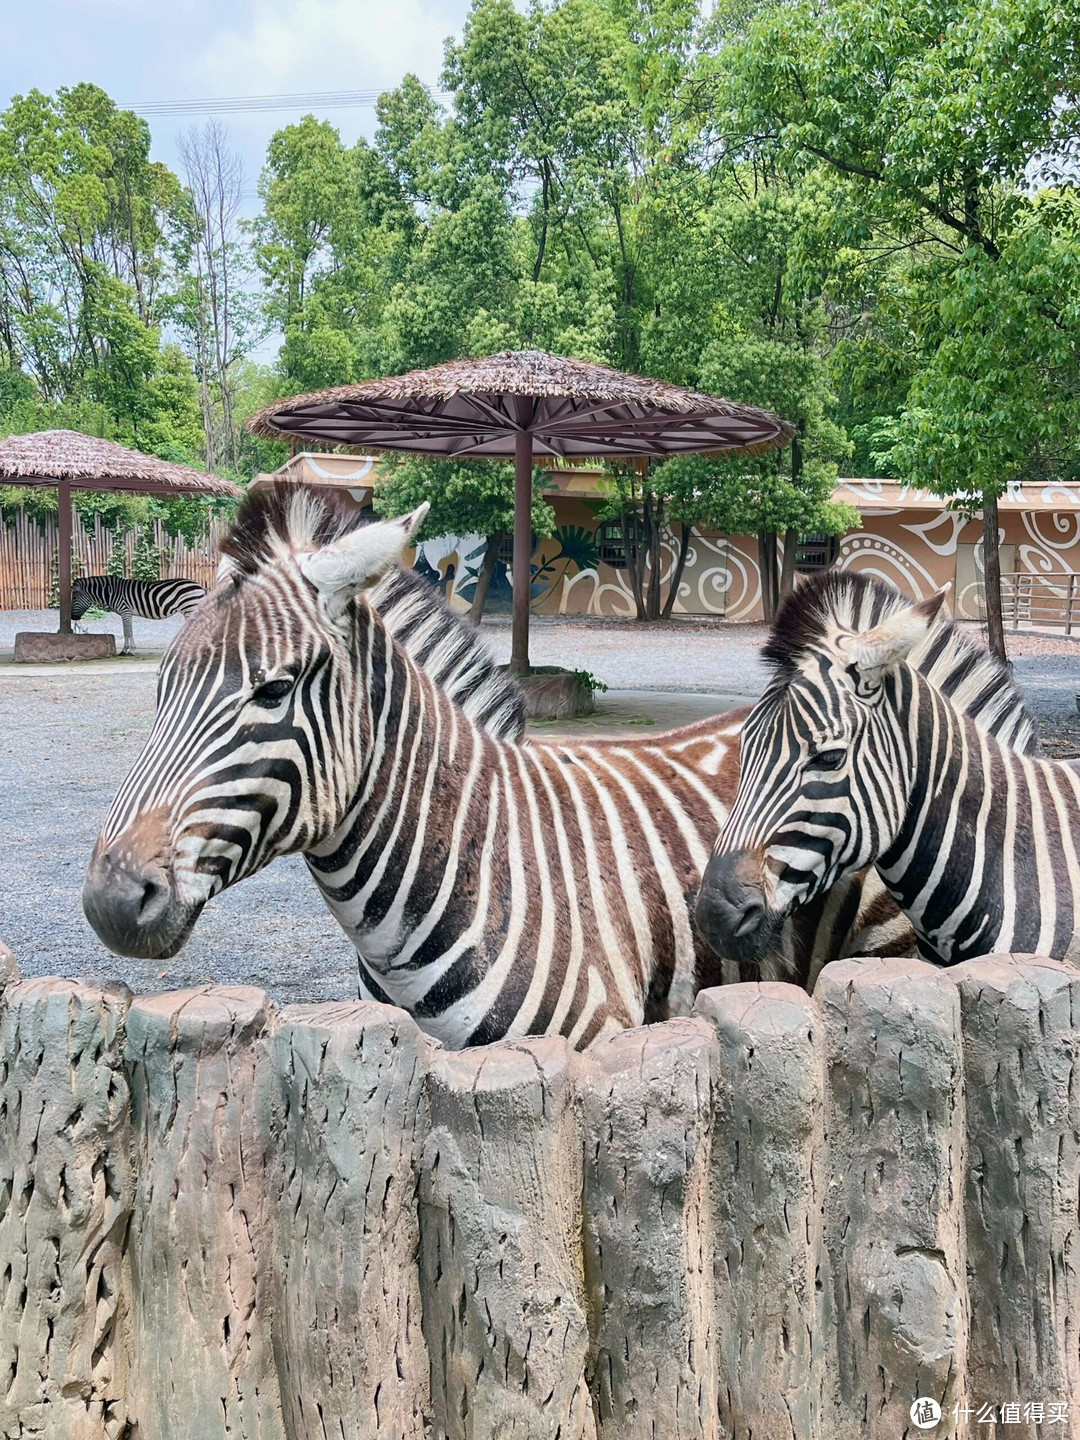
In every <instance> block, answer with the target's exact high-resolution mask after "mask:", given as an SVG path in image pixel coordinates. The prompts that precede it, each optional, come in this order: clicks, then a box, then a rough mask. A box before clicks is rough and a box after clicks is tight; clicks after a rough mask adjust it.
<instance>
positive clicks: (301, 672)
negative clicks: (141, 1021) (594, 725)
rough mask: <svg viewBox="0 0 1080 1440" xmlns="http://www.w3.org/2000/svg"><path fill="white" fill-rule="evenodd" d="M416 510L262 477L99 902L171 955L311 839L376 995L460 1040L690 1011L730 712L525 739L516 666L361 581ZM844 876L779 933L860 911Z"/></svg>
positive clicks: (375, 570)
mask: <svg viewBox="0 0 1080 1440" xmlns="http://www.w3.org/2000/svg"><path fill="white" fill-rule="evenodd" d="M421 518H422V516H420V517H418V516H412V517H405V520H404V521H403V522H384V523H383V524H381V525H375V526H364V527H360V528H355V527H354V526H350V525H349V524H348V523H347V522H346V520H345V519H344V518H343V517H342V516H340V515H339V514H337V512H335V511H334V510H333V509H332V508H329V507H328V506H327V503H326V501H325V499H324V498H323V497H319V496H315V495H313V494H311V493H310V492H304V491H297V490H295V489H292V488H289V487H283V486H278V487H274V488H272V489H270V490H268V491H262V492H259V493H258V494H257V496H253V497H251V499H250V500H249V501H248V503H247V504H246V505H245V506H244V508H243V509H242V511H241V515H240V517H239V519H238V523H237V526H236V529H235V530H234V532H233V535H232V537H231V538H230V540H229V541H228V542H227V543H226V547H225V550H226V560H225V563H224V567H223V579H222V583H221V584H220V585H219V587H218V588H217V589H216V590H215V591H214V592H213V593H212V594H211V595H209V596H208V597H207V599H206V601H205V602H204V603H203V604H202V605H201V606H200V607H199V608H198V610H197V611H196V613H195V615H194V616H193V617H192V619H191V621H190V622H189V625H188V626H187V627H186V628H185V630H184V631H183V632H182V633H181V634H180V635H179V636H178V637H177V638H176V640H175V641H174V642H173V645H172V646H171V647H170V649H169V651H168V653H167V654H166V657H165V659H164V661H163V663H162V667H161V671H160V679H159V706H158V715H157V719H156V721H155V725H154V729H153V731H152V733H151V735H150V738H149V740H148V741H147V744H146V746H145V748H144V750H143V753H142V755H141V756H140V758H139V760H138V762H137V763H136V765H135V767H134V769H133V770H132V772H131V774H130V775H129V777H128V779H127V780H126V781H125V782H124V784H123V786H122V787H121V789H120V792H119V794H118V795H117V797H116V801H115V802H114V805H113V807H112V810H111V811H110V814H109V816H108V818H107V820H106V822H105V826H104V828H103V830H102V833H101V837H100V839H99V842H98V846H97V849H96V851H95V857H94V860H93V862H92V865H91V870H90V874H89V876H88V879H87V887H86V890H85V891H84V904H85V905H86V909H87V914H88V916H89V917H90V919H91V922H92V923H93V924H94V926H95V928H96V929H97V930H98V933H99V934H100V935H101V936H102V938H103V939H104V940H105V941H106V943H108V944H110V945H112V946H113V948H114V949H119V950H121V951H123V952H124V953H129V954H137V955H147V956H162V955H166V954H172V953H175V950H176V949H177V948H179V946H180V945H181V944H183V942H184V939H185V938H186V936H187V934H188V932H189V931H190V929H191V927H192V925H193V924H194V923H195V921H196V919H197V917H198V914H199V912H200V910H201V908H202V906H203V905H204V904H205V903H206V901H207V900H208V899H209V898H210V897H211V896H212V895H214V894H216V893H217V892H218V891H219V890H221V889H223V888H225V887H226V886H228V885H232V884H235V883H236V882H237V881H238V880H240V879H242V878H243V877H244V876H245V875H249V874H251V873H253V872H254V871H256V870H258V869H259V868H260V867H261V866H263V865H265V864H267V863H268V862H269V861H270V860H271V859H272V858H273V857H274V856H275V855H279V854H285V853H290V852H292V853H296V852H300V853H303V854H304V855H305V857H306V859H307V861H308V864H309V867H310V869H311V872H312V874H313V876H314V877H315V879H316V881H317V883H318V884H319V886H320V888H321V890H322V892H323V894H324V896H325V898H326V901H327V904H328V905H329V906H330V908H331V910H332V911H333V913H334V914H335V915H336V916H337V918H338V920H339V921H340V923H341V925H342V926H343V928H344V929H345V931H346V933H347V934H348V935H349V936H350V938H351V939H352V940H353V942H354V943H355V945H356V947H357V951H358V953H359V955H360V957H361V961H360V964H361V976H362V979H363V984H364V989H365V992H366V993H367V994H368V995H369V996H371V997H373V998H376V999H388V1000H391V1001H393V1002H394V1003H396V1004H399V1005H402V1006H404V1007H405V1008H406V1009H408V1010H410V1011H411V1012H412V1013H413V1014H414V1015H416V1016H417V1018H418V1019H419V1020H420V1022H421V1023H422V1024H423V1025H424V1026H425V1027H426V1028H427V1029H428V1030H429V1031H431V1032H433V1033H435V1034H437V1035H438V1036H440V1037H441V1038H442V1039H444V1040H445V1041H446V1042H447V1043H449V1044H453V1045H462V1044H466V1043H479V1042H483V1041H487V1040H491V1039H495V1038H498V1037H500V1036H503V1035H521V1034H528V1033H544V1032H547V1033H563V1034H566V1035H567V1036H568V1037H569V1038H570V1040H571V1041H572V1042H573V1043H574V1044H586V1043H588V1041H589V1040H590V1039H592V1038H593V1037H594V1036H595V1035H596V1034H598V1033H600V1031H602V1030H604V1029H607V1028H610V1027H613V1026H616V1027H622V1026H627V1025H634V1024H638V1023H640V1022H641V1021H642V1020H643V1019H655V1018H662V1017H663V1016H665V1015H668V1014H671V1013H686V1011H687V1010H688V1009H689V1008H690V1005H691V1003H692V1000H693V996H694V993H695V991H696V988H697V987H698V985H699V984H701V983H712V982H714V981H715V980H717V979H719V978H720V970H719V967H717V966H711V968H706V969H704V970H703V969H702V961H703V958H704V955H703V951H702V949H701V947H700V945H699V943H698V941H697V939H696V937H695V935H694V932H693V929H692V926H691V922H690V906H691V905H692V903H693V900H694V898H695V896H696V892H697V888H698V884H699V880H700V876H701V872H702V868H703V867H704V865H705V862H706V860H707V858H708V851H709V845H710V842H711V840H712V837H713V836H714V835H715V834H716V831H717V830H718V829H719V827H720V826H721V825H722V824H723V822H724V820H725V819H726V817H727V813H728V806H729V805H730V802H731V800H732V798H733V797H734V793H735V789H736V786H737V779H738V757H739V739H740V729H741V724H742V718H743V716H742V713H738V712H737V713H734V714H732V715H730V716H721V717H718V718H716V719H713V720H708V721H704V722H701V723H700V724H697V725H694V726H689V727H687V728H685V729H683V730H679V731H674V732H671V733H670V734H667V735H663V736H659V737H657V738H656V739H655V740H654V739H652V738H649V739H636V740H632V741H602V740H598V741H593V742H588V741H575V742H570V743H565V744H556V743H541V742H533V741H530V742H527V743H520V731H521V715H520V708H519V704H520V697H519V696H518V695H517V691H516V687H514V686H512V685H511V684H510V682H508V681H507V680H506V679H505V677H502V676H500V675H498V673H497V672H495V671H494V667H493V666H492V665H491V662H490V660H486V662H484V663H482V662H481V660H480V658H479V656H478V655H477V654H476V650H478V649H479V647H478V645H477V642H476V640H475V636H469V639H468V643H467V644H466V643H465V641H464V640H463V639H462V634H461V633H460V632H461V625H460V622H458V621H457V620H456V619H455V618H454V617H452V616H450V615H449V613H448V612H447V611H445V609H444V608H443V607H441V606H439V605H437V604H436V602H435V597H433V596H432V594H431V592H430V591H427V592H426V593H424V592H421V591H419V590H417V589H416V585H417V583H418V582H416V581H415V580H412V579H409V580H407V581H406V580H401V579H398V578H396V577H395V576H393V575H392V576H391V577H390V578H389V580H383V581H382V582H381V585H380V584H379V583H375V582H376V581H377V576H379V575H381V574H382V573H383V572H384V571H385V569H386V566H387V564H389V563H390V560H391V559H392V558H393V553H394V548H395V546H396V548H397V550H400V548H401V546H402V545H403V544H404V543H405V540H406V539H407V536H408V535H409V534H410V533H411V530H412V528H414V526H415V525H416V524H418V523H419V522H420V519H421ZM373 583H374V588H370V587H371V586H372V585H373ZM420 583H422V582H420ZM365 585H366V586H368V587H369V588H368V590H367V596H368V597H369V599H365V598H357V592H358V591H360V590H362V589H363V588H364V586H365ZM395 596H396V597H397V602H398V603H394V597H395ZM370 599H377V600H378V605H379V608H378V609H376V608H375V606H374V605H373V604H372V603H369V600H370ZM421 602H423V603H421ZM465 633H466V634H468V632H465ZM447 647H449V648H447ZM418 657H419V658H421V659H422V660H423V662H424V663H423V665H421V664H418V663H417V659H418ZM433 676H434V677H436V678H437V679H438V680H439V682H440V683H434V680H433ZM849 894H850V897H851V901H852V903H851V904H850V905H847V904H845V906H842V907H832V908H829V907H825V908H824V909H823V910H822V912H821V914H820V915H819V916H817V917H816V919H815V920H814V922H813V924H811V925H810V926H809V927H807V933H808V936H809V939H808V940H807V938H806V937H805V936H803V937H800V936H799V935H798V933H796V932H797V930H798V927H796V926H793V927H792V928H791V931H790V932H787V933H785V935H784V936H782V937H781V948H783V946H785V945H786V946H787V947H788V949H789V950H790V951H791V952H797V951H798V949H799V947H800V946H801V945H804V944H807V943H809V944H811V945H814V944H816V943H817V942H818V940H819V938H820V933H821V930H822V927H824V928H826V929H827V930H828V932H829V933H830V934H832V933H834V931H835V930H836V927H837V926H839V925H841V924H843V925H847V926H850V925H851V924H853V923H854V922H855V921H856V920H858V918H859V916H860V913H863V914H864V913H865V907H863V910H862V912H861V911H860V895H861V888H860V886H859V884H858V883H857V882H856V883H854V885H853V886H851V887H849ZM893 918H895V916H894V915H893ZM793 963H795V962H793Z"/></svg>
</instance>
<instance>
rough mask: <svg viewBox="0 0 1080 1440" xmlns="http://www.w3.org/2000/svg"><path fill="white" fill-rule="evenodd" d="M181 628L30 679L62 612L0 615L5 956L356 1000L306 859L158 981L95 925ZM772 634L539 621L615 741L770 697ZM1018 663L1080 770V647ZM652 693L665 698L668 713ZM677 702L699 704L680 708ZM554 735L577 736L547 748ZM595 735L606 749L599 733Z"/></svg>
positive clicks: (291, 864)
mask: <svg viewBox="0 0 1080 1440" xmlns="http://www.w3.org/2000/svg"><path fill="white" fill-rule="evenodd" d="M114 618H115V617H109V619H108V620H105V621H97V622H92V625H93V627H94V628H102V629H105V628H109V629H113V628H115V633H116V634H117V637H118V639H119V636H120V634H121V633H122V632H121V629H120V622H119V621H118V620H116V621H115V627H114V625H113V623H112V622H113V620H114ZM176 623H177V622H174V621H162V622H156V623H155V622H151V621H139V622H136V631H135V635H136V641H137V643H138V644H139V645H140V647H145V648H143V649H142V653H143V661H142V663H140V662H139V661H138V660H136V661H135V662H123V663H122V664H116V665H113V666H111V667H107V668H104V669H100V670H95V669H92V668H90V667H87V668H81V667H72V668H70V669H63V670H55V671H48V672H43V671H37V673H27V672H26V671H25V670H23V669H22V668H21V667H18V666H14V665H12V664H10V662H9V663H4V659H3V651H4V650H5V649H10V646H11V644H12V643H13V638H14V634H15V631H16V630H33V629H54V628H55V624H56V616H55V612H53V613H49V612H38V613H33V612H30V613H27V612H3V613H0V940H4V941H5V942H6V943H7V944H9V945H10V946H11V947H12V949H13V950H14V951H15V954H16V956H17V957H18V960H19V964H20V966H21V968H22V970H23V973H24V974H27V975H44V974H65V975H81V976H83V977H85V978H87V979H93V980H105V979H122V980H124V981H126V982H127V984H129V985H130V986H131V987H132V988H133V989H136V990H141V991H147V990H155V989H173V988H178V987H181V986H185V985H191V984H196V983H201V982H204V981H207V980H211V979H214V980H217V981H220V982H223V983H233V984H236V983H247V984H255V985H261V986H262V987H264V988H265V989H267V990H268V991H269V992H270V993H271V994H272V995H273V996H274V998H275V999H276V1000H278V1001H279V1002H289V1001H294V1000H300V999H317V1000H324V999H326V1000H328V999H339V998H344V997H349V996H352V995H354V994H355V993H356V968H355V962H354V958H353V954H352V951H351V948H350V947H349V945H348V943H347V942H346V941H345V939H344V937H343V936H342V934H341V932H340V931H339V930H338V928H337V925H336V924H335V923H334V921H333V920H332V919H331V918H330V915H329V914H328V912H327V911H326V909H325V907H324V906H323V904H322V901H321V899H320V898H319V895H318V893H317V891H316V889H315V887H314V885H313V883H312V882H311V880H310V878H309V877H308V874H307V870H306V868H305V866H304V864H303V862H302V861H301V860H299V859H288V860H277V861H275V862H274V863H273V864H272V865H271V866H270V867H269V868H268V869H267V870H265V871H263V872H262V874H260V875H257V876H255V877H253V878H252V879H249V880H246V881H244V882H243V884H241V885H239V886H238V887H237V888H236V889H235V890H231V891H227V892H226V893H225V894H224V895H221V896H219V897H218V898H217V899H216V900H214V901H213V902H212V903H211V905H209V906H208V907H207V910H206V912H205V914H204V915H203V916H202V918H201V919H200V921H199V924H198V925H197V927H196V929H195V932H194V934H193V936H192V938H191V940H190V941H189V942H188V944H187V946H186V947H185V948H184V950H183V951H181V953H180V954H179V955H178V956H176V957H175V958H174V959H173V960H170V961H166V962H163V963H161V964H158V965H154V964H150V963H147V962H142V961H137V960H121V959H119V958H118V957H116V956H114V955H112V954H110V953H109V952H108V951H107V950H105V948H104V947H103V946H102V945H101V944H100V943H99V942H98V940H97V938H96V936H95V935H94V934H93V932H92V931H91V930H90V927H89V926H88V925H87V923H86V921H85V920H84V919H83V915H82V909H81V906H80V904H79V890H80V887H81V885H82V878H83V874H84V871H85V868H86V863H87V861H88V859H89V856H90V851H91V849H92V847H93V843H94V839H95V837H96V835H97V832H98V829H99V827H100V825H101V821H102V819H103V818H104V815H105V812H106V811H107V809H108V806H109V804H110V802H111V799H112V796H113V794H114V792H115V790H116V788H117V786H118V784H119V783H120V780H121V779H122V778H123V776H124V774H125V773H126V772H127V770H128V768H129V766H130V765H131V763H132V762H133V761H134V759H135V757H136V755H137V754H138V751H139V748H140V746H141V744H142V741H143V739H144V737H145V735H146V734H147V732H148V730H149V728H150V725H151V722H152V719H153V709H154V680H155V676H154V666H155V663H156V659H157V656H158V654H159V653H160V649H161V647H163V646H164V644H165V643H166V641H167V639H168V637H169V635H170V634H171V633H172V632H173V631H174V630H175V628H176ZM484 631H485V636H486V638H487V640H488V642H489V643H490V645H491V648H492V649H493V650H494V651H495V653H496V655H497V657H498V658H499V659H506V658H508V657H509V648H510V632H509V626H508V624H506V623H505V622H503V621H502V620H501V619H496V620H494V621H491V622H488V623H487V624H485V627H484ZM764 633H765V632H764V627H761V626H735V625H725V624H723V623H722V622H721V623H698V622H686V621H680V622H676V623H674V624H672V625H670V626H645V627H639V626H636V625H633V624H632V623H626V622H619V621H607V622H600V623H597V622H586V621H581V620H561V619H560V620H554V619H552V620H549V619H538V620H537V621H536V622H535V626H534V630H533V637H532V659H533V661H534V663H536V664H555V663H561V664H566V665H573V666H576V667H578V668H580V669H585V670H591V671H592V672H593V673H594V674H595V675H596V676H597V677H598V678H599V679H601V680H603V681H604V682H605V683H606V684H607V685H609V686H611V687H612V689H611V693H610V694H609V695H607V696H605V697H604V699H603V704H604V707H605V709H606V710H607V711H608V712H609V718H610V723H611V726H612V727H613V728H617V727H619V726H628V727H629V726H636V725H641V724H649V725H651V724H657V725H658V726H661V725H664V724H670V723H674V722H675V720H676V719H678V718H680V717H681V716H685V718H686V719H691V718H697V716H698V715H700V714H702V713H708V711H709V709H710V708H711V702H710V701H709V700H708V698H707V697H708V696H710V695H712V696H714V697H716V698H715V701H714V702H712V703H715V708H716V709H723V708H726V706H727V705H730V704H733V703H736V702H737V701H738V700H739V699H740V698H741V697H752V696H753V695H754V694H756V693H759V692H760V689H761V687H762V684H763V682H764V678H765V675H766V671H765V667H764V666H763V664H762V663H761V661H760V658H759V656H758V648H759V646H760V644H761V641H762V639H763V638H764ZM1010 651H1011V654H1012V657H1013V663H1014V670H1015V674H1016V677H1017V680H1018V681H1019V682H1020V684H1021V685H1022V686H1023V688H1024V690H1025V693H1026V694H1027V696H1028V700H1029V703H1030V704H1031V706H1032V708H1033V710H1034V712H1035V713H1036V715H1037V716H1038V718H1039V722H1040V729H1041V731H1042V734H1043V738H1044V743H1045V744H1046V747H1047V750H1048V753H1052V754H1062V755H1080V715H1078V714H1077V710H1076V699H1075V697H1076V694H1077V692H1078V691H1080V646H1078V645H1077V643H1076V642H1073V641H1070V640H1066V639H1064V638H1046V637H1041V636H1034V635H1025V634H1021V635H1019V636H1015V637H1014V636H1010ZM647 691H651V692H658V693H657V696H656V700H655V701H654V702H650V701H649V698H648V696H647V695H644V694H642V692H647ZM628 692H633V693H628ZM677 692H695V693H694V694H692V695H689V696H687V698H686V700H684V701H680V700H679V698H678V694H677ZM661 697H665V698H663V699H662V698H661ZM650 717H655V718H650ZM603 728H604V729H606V728H607V725H606V724H605V725H604V726H603ZM553 729H558V730H562V729H563V727H561V726H560V727H544V729H543V730H542V732H541V733H551V732H552V730H553ZM583 729H584V730H585V733H601V727H600V725H599V724H598V723H597V722H590V724H589V725H587V726H585V727H583ZM629 733H638V734H640V733H641V732H640V730H638V731H634V730H630V731H629Z"/></svg>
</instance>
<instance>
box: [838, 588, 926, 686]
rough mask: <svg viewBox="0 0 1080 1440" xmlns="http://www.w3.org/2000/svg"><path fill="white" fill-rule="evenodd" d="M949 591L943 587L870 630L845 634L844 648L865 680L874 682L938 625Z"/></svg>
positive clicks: (906, 655)
mask: <svg viewBox="0 0 1080 1440" xmlns="http://www.w3.org/2000/svg"><path fill="white" fill-rule="evenodd" d="M948 593H949V587H948V586H946V587H945V588H944V589H943V590H938V591H937V592H936V593H935V594H933V595H931V596H930V597H929V598H928V599H926V600H919V601H918V602H917V603H916V604H914V605H909V606H907V607H906V608H905V609H903V610H898V611H897V612H896V613H895V614H894V615H890V616H889V618H888V619H887V620H883V621H882V622H881V624H880V625H876V626H875V627H874V629H873V630H864V631H863V632H862V633H861V634H856V635H849V636H847V637H846V639H845V645H844V649H845V651H846V652H847V654H848V655H849V656H850V658H851V661H852V663H853V664H854V665H855V667H856V669H857V670H858V671H859V674H860V675H861V676H862V677H863V679H864V680H866V681H867V682H868V683H870V684H874V683H876V682H877V681H878V680H879V679H880V678H881V675H882V672H883V671H885V670H888V669H889V668H890V667H891V666H893V665H899V664H900V663H901V662H902V661H904V660H906V659H907V658H908V656H909V655H910V654H911V652H912V651H913V650H914V649H915V647H916V646H917V645H918V644H919V643H920V641H922V640H925V639H926V637H927V635H928V634H929V633H930V631H931V630H932V629H933V628H934V626H935V625H936V624H937V619H938V615H939V613H940V611H941V607H942V605H943V604H944V603H945V597H946V595H947V594H948Z"/></svg>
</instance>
